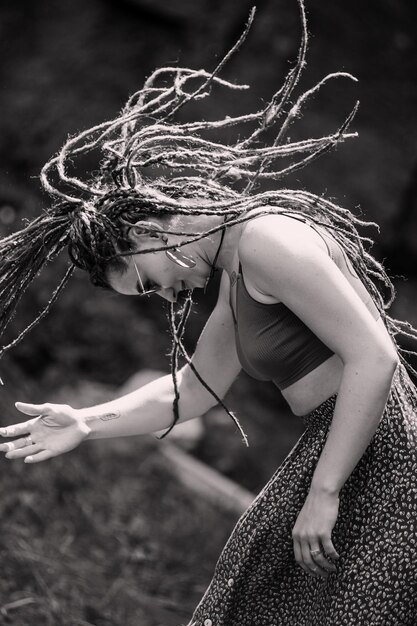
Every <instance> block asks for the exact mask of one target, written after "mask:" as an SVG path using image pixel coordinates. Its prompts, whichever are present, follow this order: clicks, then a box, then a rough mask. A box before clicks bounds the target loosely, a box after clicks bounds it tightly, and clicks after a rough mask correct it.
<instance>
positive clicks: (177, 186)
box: [0, 0, 417, 442]
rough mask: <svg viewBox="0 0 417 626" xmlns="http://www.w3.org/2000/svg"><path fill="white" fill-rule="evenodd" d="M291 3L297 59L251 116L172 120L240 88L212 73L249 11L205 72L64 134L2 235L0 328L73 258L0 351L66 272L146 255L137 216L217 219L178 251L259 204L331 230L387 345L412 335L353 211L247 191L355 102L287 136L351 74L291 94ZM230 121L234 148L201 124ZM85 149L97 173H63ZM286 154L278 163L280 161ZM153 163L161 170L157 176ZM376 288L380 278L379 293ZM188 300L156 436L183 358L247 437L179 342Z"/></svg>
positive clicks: (158, 80)
mask: <svg viewBox="0 0 417 626" xmlns="http://www.w3.org/2000/svg"><path fill="white" fill-rule="evenodd" d="M298 5H299V9H300V14H301V23H302V38H301V45H300V48H299V52H298V58H297V62H296V64H295V65H294V67H293V68H292V69H291V70H290V71H289V73H288V74H287V76H286V78H285V80H284V83H283V85H282V87H281V88H280V89H279V90H278V91H277V92H276V93H275V94H274V95H273V96H272V98H271V100H270V101H269V102H268V104H267V105H266V106H265V107H263V108H262V109H261V110H259V111H258V112H256V113H249V114H247V115H242V116H237V117H229V116H227V117H225V118H224V119H220V120H214V121H203V120H202V121H197V122H185V123H180V122H178V121H175V119H174V116H175V114H176V113H177V112H178V111H179V110H180V109H182V108H183V107H184V106H185V105H186V104H188V103H189V102H192V101H195V100H198V99H202V98H206V97H208V96H209V95H210V91H211V87H212V85H213V84H216V85H219V86H221V87H225V88H227V89H233V90H242V89H247V88H248V86H247V85H236V84H232V83H230V82H228V81H226V80H223V79H221V78H220V77H219V74H220V72H221V70H222V69H223V67H224V66H225V64H226V63H227V62H228V60H229V59H230V57H231V56H232V55H233V54H234V53H235V52H236V51H237V50H238V48H239V47H240V46H241V44H242V43H243V41H244V40H245V39H246V36H247V34H248V32H249V29H250V27H251V24H252V22H253V19H254V14H255V9H252V11H251V13H250V16H249V19H248V23H247V25H246V27H245V29H244V31H243V33H242V35H241V36H240V38H239V40H238V41H237V42H236V44H235V45H234V46H233V47H232V49H231V50H230V51H229V52H228V53H227V54H226V55H225V57H224V58H223V59H222V60H221V61H220V63H219V64H218V65H217V67H216V68H215V69H214V70H213V71H212V72H206V71H205V70H192V69H189V68H180V67H164V68H160V69H158V70H156V71H155V72H154V73H153V74H152V75H151V76H150V77H149V78H148V79H147V80H146V81H145V83H144V86H143V87H142V89H140V90H139V91H137V92H136V93H135V94H133V95H132V96H131V97H130V98H129V100H128V101H127V103H126V105H125V107H124V108H123V110H122V111H121V113H120V115H119V116H117V117H116V118H115V119H113V120H110V121H107V122H104V123H102V124H99V125H98V126H94V127H93V128H90V129H88V130H85V131H83V132H81V133H80V134H78V135H76V136H74V137H71V138H69V139H68V141H67V142H66V143H65V144H64V146H63V147H62V148H61V150H60V151H59V153H58V154H57V155H56V156H55V157H54V158H52V159H51V160H50V161H48V162H47V163H46V165H45V166H44V167H43V169H42V173H41V181H42V184H43V186H44V188H45V189H46V191H47V192H49V193H50V194H51V196H52V197H53V199H54V203H53V205H52V206H51V207H50V208H48V209H46V210H45V211H44V212H43V214H42V215H41V216H40V217H38V218H37V219H35V220H33V221H32V222H30V223H29V224H28V225H27V226H26V227H25V228H24V229H23V230H21V231H19V232H17V233H15V234H13V235H11V236H9V237H6V238H4V239H3V240H2V241H0V259H1V263H2V271H1V275H0V303H1V307H0V334H3V333H4V330H5V328H6V326H7V324H8V323H9V322H10V320H11V318H12V316H13V313H14V311H15V309H16V306H17V304H18V302H19V300H20V298H21V297H22V295H23V293H24V292H25V290H26V289H27V287H28V286H29V284H30V283H31V282H32V280H33V279H34V278H35V276H36V275H37V274H38V273H39V272H40V271H41V269H42V268H43V266H44V265H45V264H46V263H47V262H48V261H50V260H52V259H53V258H54V257H55V256H56V255H57V254H58V253H59V252H60V251H61V250H63V249H64V248H67V249H68V252H69V257H70V261H71V262H70V265H69V267H68V269H67V272H66V274H65V276H64V278H63V279H62V281H61V283H60V284H59V285H58V287H57V288H56V290H55V292H54V293H53V296H52V298H51V300H50V302H49V303H48V305H47V306H46V307H45V309H44V310H43V311H42V312H41V313H40V314H39V315H38V317H37V318H36V319H35V320H34V321H33V322H32V323H31V324H30V325H29V326H28V327H27V328H25V329H24V331H22V332H21V333H20V335H19V336H18V337H17V338H16V339H15V340H14V341H13V342H11V343H10V344H9V345H6V346H4V347H3V348H2V350H1V351H0V357H1V356H2V355H3V354H4V352H6V351H7V350H9V349H10V348H11V347H13V346H15V345H16V344H17V343H18V342H19V341H20V340H21V339H22V338H23V337H24V336H25V335H26V334H27V332H29V330H30V329H31V328H33V326H35V325H36V324H37V323H38V322H39V321H40V319H42V318H43V317H44V316H45V315H46V313H47V312H48V311H49V309H50V307H51V305H52V303H53V302H54V301H55V300H56V298H57V297H58V295H59V293H60V292H61V290H62V289H63V287H64V286H65V284H66V283H67V281H68V279H69V278H70V276H71V274H72V272H73V269H74V267H79V268H81V269H83V270H85V271H87V272H88V273H89V275H90V278H91V280H92V282H93V283H94V284H96V285H102V286H106V285H107V282H106V274H107V272H108V270H109V268H113V269H117V268H122V267H124V260H123V257H124V256H127V255H132V254H145V253H147V252H150V249H145V250H143V249H142V250H133V249H132V246H131V242H130V241H129V238H128V230H129V226H132V225H134V224H135V223H136V222H137V221H138V220H141V219H144V218H149V217H150V216H158V217H164V216H166V217H167V218H169V217H172V216H177V215H217V216H223V217H224V221H223V222H222V223H221V224H220V225H218V226H216V227H214V228H212V229H210V230H208V231H205V232H198V233H192V234H191V235H190V233H185V232H184V233H182V232H180V231H177V232H175V234H177V235H183V236H184V237H185V239H184V241H182V242H181V243H179V244H175V246H169V245H164V246H161V247H160V248H153V249H152V251H155V250H169V249H171V248H173V247H178V246H183V245H185V244H188V243H190V242H192V241H197V240H199V239H202V238H203V237H207V236H210V235H212V234H214V233H215V232H218V231H220V230H222V231H223V232H224V230H225V229H226V228H227V227H230V226H232V225H234V224H238V223H242V222H244V221H246V220H248V219H251V217H250V216H249V212H250V211H251V210H252V209H256V208H260V209H262V208H264V211H265V213H271V212H272V213H286V214H297V215H300V214H301V215H303V216H304V217H305V218H307V219H309V220H311V221H313V222H314V223H315V224H317V225H323V226H327V227H330V228H331V230H332V234H333V236H334V237H335V239H336V240H337V241H338V242H339V243H340V244H341V245H342V247H343V249H344V250H345V252H346V254H347V255H348V257H349V259H350V261H351V262H352V264H353V266H354V268H355V270H356V271H357V273H358V275H359V277H360V279H361V280H362V282H363V283H364V284H365V286H366V287H367V289H368V290H369V292H370V294H371V296H372V298H373V300H374V302H375V304H376V306H377V307H378V310H379V311H380V314H381V316H382V318H383V319H384V322H385V324H386V326H387V329H388V331H389V332H390V334H391V336H392V337H393V339H394V341H395V336H396V335H397V334H402V335H405V336H407V337H409V338H413V339H416V338H417V330H416V329H414V328H413V327H412V326H411V325H410V324H409V323H406V322H402V321H399V320H395V319H393V318H391V317H390V316H389V315H388V314H387V313H386V310H387V309H388V308H389V306H390V305H391V303H392V301H393V299H394V296H395V292H394V287H393V285H392V283H391V281H390V279H389V277H388V276H387V274H386V272H385V270H384V268H383V267H382V265H381V264H380V263H378V262H377V261H376V260H375V259H374V258H373V257H372V255H371V254H370V253H369V252H368V251H367V249H366V248H369V247H370V246H371V245H372V240H371V239H369V238H367V237H362V236H360V235H359V233H358V230H357V227H362V226H369V225H373V226H376V224H373V223H369V222H364V221H362V220H360V219H358V218H357V217H356V216H355V215H353V214H352V213H351V212H350V211H348V210H346V209H343V208H341V207H339V206H337V205H336V204H334V203H333V202H331V201H329V200H327V199H325V198H322V197H319V196H317V195H315V194H312V193H308V192H306V191H302V190H291V189H278V190H273V191H259V192H257V191H255V186H256V183H257V182H258V181H265V180H266V181H268V180H269V181H280V180H281V179H282V178H283V177H284V176H285V175H286V174H288V173H290V172H294V171H296V170H298V169H300V168H302V167H304V166H305V165H307V164H308V163H310V162H311V161H313V160H314V159H316V158H318V157H319V156H321V155H322V154H324V153H325V152H327V151H329V150H330V149H332V148H333V147H334V146H335V145H337V144H338V143H339V142H341V141H343V140H345V139H348V138H351V137H355V136H356V133H349V132H347V129H348V127H349V125H350V123H351V121H352V119H353V117H354V115H355V113H356V110H357V107H358V103H356V105H355V107H354V109H353V110H352V111H351V113H350V114H349V115H348V116H347V117H346V119H345V121H344V122H343V123H342V124H341V125H340V127H339V129H338V130H337V131H336V132H334V133H333V134H330V135H328V136H325V137H319V138H310V139H306V140H304V141H297V142H290V141H288V140H287V132H288V130H289V128H290V126H291V124H292V123H293V122H294V121H295V120H296V119H297V117H299V116H300V113H301V109H302V107H303V106H304V104H305V103H306V102H307V100H308V99H309V98H311V97H312V96H313V95H314V94H315V93H317V91H318V90H319V89H321V88H322V87H323V86H324V85H325V83H327V81H329V80H330V79H333V78H340V77H345V78H349V79H352V80H356V79H355V78H354V77H353V76H351V75H350V74H347V73H344V72H337V73H334V74H329V75H328V76H325V77H324V78H323V79H322V80H321V81H320V82H319V83H317V84H316V85H315V86H314V87H312V88H311V89H309V90H308V91H306V92H305V93H303V94H302V95H301V96H299V97H298V98H297V99H295V100H294V99H292V96H293V91H294V88H295V87H296V85H297V83H298V81H299V78H300V75H301V71H302V69H303V67H304V66H305V56H306V49H307V24H306V17H305V10H304V3H303V0H298ZM279 121H280V122H281V124H280V125H279V126H278V125H277V123H278V122H279ZM236 125H239V126H242V127H245V125H247V126H246V127H249V128H253V126H254V125H255V130H252V131H251V132H250V133H247V136H246V138H244V139H242V140H239V141H237V142H235V143H223V142H222V141H220V140H216V141H214V140H213V139H210V131H218V130H219V129H223V128H229V127H232V126H236ZM274 127H278V130H276V131H275V139H274V141H273V142H272V145H265V144H262V136H263V135H264V133H265V131H266V130H269V131H270V132H271V130H272V129H273V128H274ZM94 150H95V151H97V150H98V151H99V153H100V155H101V157H100V158H101V162H100V165H99V170H98V173H97V172H96V173H95V174H94V175H93V174H91V176H89V177H86V178H85V179H84V180H81V179H80V178H79V177H76V176H75V175H74V174H71V168H73V167H74V162H75V161H76V159H77V157H80V156H83V155H85V154H86V153H88V152H91V151H94ZM284 159H286V161H285V163H286V164H284V165H283V164H282V163H283V160H284ZM155 168H156V169H157V171H155ZM161 168H163V171H164V172H165V175H161ZM54 180H57V182H55V183H54V182H53V181H54ZM145 232H146V231H145ZM165 232H171V233H172V232H173V231H172V230H169V231H168V230H167V231H165ZM377 283H381V285H382V290H381V289H380V288H379V287H378V286H377ZM385 292H387V295H385ZM191 305H192V299H191V292H188V295H187V298H186V302H185V305H184V306H183V307H182V308H181V309H179V310H177V309H176V308H175V306H174V304H171V307H170V313H169V324H170V330H171V334H172V340H173V348H172V354H171V372H172V377H173V383H174V390H175V400H174V405H173V412H174V419H173V423H172V426H171V427H170V428H169V429H168V431H167V432H166V433H165V434H164V436H165V435H166V434H168V432H169V431H170V430H171V428H172V427H173V426H174V425H175V424H176V422H177V421H178V419H179V413H178V402H179V392H178V385H177V367H178V358H179V356H180V355H182V357H183V358H185V360H186V362H187V363H189V365H190V367H191V368H192V369H193V371H194V373H195V375H196V376H197V378H198V379H199V380H200V382H201V383H202V384H203V385H204V386H205V387H206V388H207V389H208V390H209V391H210V393H211V394H212V395H213V396H214V397H215V398H216V400H217V401H218V402H220V404H221V405H222V406H223V407H224V409H225V410H226V411H227V413H228V414H229V415H230V416H231V417H232V418H233V420H234V421H235V423H236V425H237V426H238V428H239V429H240V431H241V433H242V435H243V437H244V440H245V442H246V436H245V434H244V433H243V430H242V429H241V427H240V424H239V422H238V421H237V418H236V417H235V416H234V415H233V414H232V413H230V412H229V411H228V409H227V408H226V407H225V405H224V404H223V402H222V401H221V399H220V398H218V397H217V396H216V394H215V393H214V391H213V390H211V389H210V388H209V387H208V386H207V384H206V383H205V381H204V380H203V379H202V377H201V376H200V375H199V373H198V372H197V371H196V370H195V367H194V365H193V363H192V361H191V359H190V356H189V355H188V354H187V352H186V350H185V348H184V344H183V334H184V329H185V325H186V321H187V317H188V315H189V312H190V309H191ZM395 343H396V342H395ZM396 345H397V344H396ZM397 347H398V346H397ZM399 353H400V358H401V360H402V361H403V362H404V363H405V365H407V367H408V368H409V369H410V371H412V372H413V373H415V374H417V372H415V371H414V370H413V368H412V367H411V366H410V365H408V364H407V363H406V362H405V359H404V356H403V353H409V354H417V353H416V352H411V351H407V350H404V349H400V348H399Z"/></svg>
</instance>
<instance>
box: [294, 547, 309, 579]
mask: <svg viewBox="0 0 417 626" xmlns="http://www.w3.org/2000/svg"><path fill="white" fill-rule="evenodd" d="M294 558H295V560H296V561H297V563H298V565H299V566H300V567H302V568H303V570H304V571H305V572H307V573H309V571H308V568H307V565H304V561H303V553H302V551H301V544H300V543H299V542H298V541H297V540H296V539H294Z"/></svg>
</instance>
